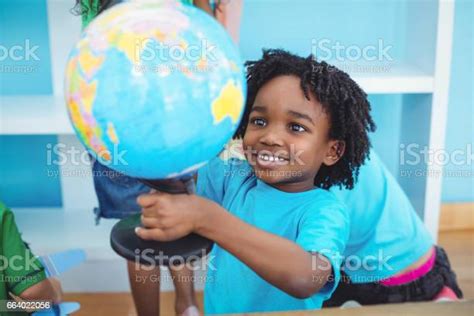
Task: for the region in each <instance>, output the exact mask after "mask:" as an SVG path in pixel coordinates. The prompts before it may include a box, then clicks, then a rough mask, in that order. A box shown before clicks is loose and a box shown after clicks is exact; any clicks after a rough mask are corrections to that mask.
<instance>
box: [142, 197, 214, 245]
mask: <svg viewBox="0 0 474 316" xmlns="http://www.w3.org/2000/svg"><path fill="white" fill-rule="evenodd" d="M137 203H138V204H139V205H140V206H141V207H142V216H141V220H142V224H143V226H144V227H145V228H142V227H137V228H136V230H135V231H136V234H137V235H138V236H139V237H140V238H142V239H146V240H158V241H171V240H175V239H178V238H181V237H184V236H186V235H188V234H190V233H192V232H195V231H196V230H197V228H198V227H199V225H200V223H202V218H203V215H204V213H205V212H206V209H208V208H209V206H208V204H209V203H210V201H208V200H206V199H204V198H201V197H199V196H197V195H194V194H191V195H189V194H167V193H163V192H156V191H155V192H151V193H148V194H142V195H140V196H139V197H138V199H137Z"/></svg>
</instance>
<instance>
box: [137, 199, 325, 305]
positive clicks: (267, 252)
mask: <svg viewBox="0 0 474 316" xmlns="http://www.w3.org/2000/svg"><path fill="white" fill-rule="evenodd" d="M138 203H139V204H140V205H141V206H142V207H143V210H142V222H143V225H144V226H145V227H146V228H147V229H146V228H138V229H137V234H138V236H139V237H141V238H143V239H153V240H159V241H167V240H174V239H177V238H179V237H182V236H185V235H187V234H189V233H190V232H196V233H198V234H200V235H202V236H204V237H207V238H209V239H211V240H214V241H215V242H216V243H218V244H219V245H220V246H221V247H222V248H224V249H226V250H227V251H229V252H230V253H232V254H233V255H234V256H236V257H237V258H239V259H240V260H241V261H242V262H243V263H245V264H246V265H248V266H249V267H250V268H251V269H252V270H254V271H255V272H256V273H257V274H258V275H260V276H261V277H262V278H263V279H265V280H266V281H268V282H269V283H271V284H273V285H274V286H276V287H278V288H279V289H281V290H282V291H284V292H286V293H288V294H290V295H292V296H294V297H298V298H306V297H309V296H311V295H313V294H315V293H316V292H318V291H319V290H320V289H321V288H322V287H323V286H324V285H325V284H326V282H327V280H328V279H329V278H330V277H331V274H332V273H333V271H332V269H331V264H330V263H329V260H328V259H327V258H326V257H324V256H322V255H319V254H311V253H309V252H308V251H305V250H304V249H303V248H301V247H300V246H299V245H297V244H296V243H294V242H292V241H289V240H287V239H285V238H282V237H279V236H277V235H274V234H271V233H268V232H265V231H263V230H261V229H258V228H256V227H254V226H251V225H249V224H247V223H245V222H244V221H242V220H240V219H239V218H237V217H235V216H233V215H232V214H230V213H229V212H228V211H226V210H225V209H224V208H222V207H221V206H220V205H218V204H217V203H214V202H212V201H210V200H207V199H205V198H202V197H199V196H196V195H185V194H180V195H170V194H164V193H153V194H147V195H142V196H140V197H139V198H138Z"/></svg>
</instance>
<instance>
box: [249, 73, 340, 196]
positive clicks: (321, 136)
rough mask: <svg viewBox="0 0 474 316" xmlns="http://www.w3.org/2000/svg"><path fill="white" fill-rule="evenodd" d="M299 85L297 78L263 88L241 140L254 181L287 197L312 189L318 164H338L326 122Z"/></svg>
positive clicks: (279, 79) (317, 105) (284, 78)
mask: <svg viewBox="0 0 474 316" xmlns="http://www.w3.org/2000/svg"><path fill="white" fill-rule="evenodd" d="M300 82H301V81H300V79H299V78H298V77H296V76H279V77H275V78H274V79H272V80H270V81H269V82H267V83H266V84H265V85H263V86H262V87H261V88H260V89H259V91H258V93H257V96H256V98H255V102H254V104H253V106H252V110H251V112H250V115H249V121H248V125H247V129H246V132H245V136H244V139H243V146H244V151H245V155H246V157H247V160H248V162H249V164H250V165H251V166H252V167H253V169H254V171H255V174H256V176H257V177H258V178H260V179H261V180H262V181H264V182H266V183H268V184H269V185H271V186H273V187H275V188H277V189H279V190H282V191H287V192H301V191H306V190H310V189H312V188H314V178H315V176H316V174H317V172H318V170H319V168H320V167H321V164H323V163H325V164H327V165H331V164H333V163H335V162H336V161H337V159H334V156H335V155H336V153H335V151H336V150H337V147H338V146H337V143H338V142H337V141H336V140H330V139H329V138H328V131H329V127H330V121H329V117H328V115H327V114H326V113H325V112H324V111H323V107H322V105H321V104H320V103H319V102H318V101H317V100H316V97H315V96H313V95H310V100H308V99H306V97H305V95H304V93H303V90H302V89H301V83H300ZM336 156H338V155H336Z"/></svg>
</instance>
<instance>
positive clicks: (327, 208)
mask: <svg viewBox="0 0 474 316" xmlns="http://www.w3.org/2000/svg"><path fill="white" fill-rule="evenodd" d="M311 205H312V207H308V209H306V211H305V212H304V213H303V215H302V217H301V219H300V221H299V224H298V236H297V238H296V243H297V244H298V245H300V246H301V247H302V248H303V249H304V250H306V251H309V252H317V253H319V254H321V255H323V256H324V257H326V258H327V259H328V260H329V262H330V266H328V265H327V264H325V263H324V262H322V261H320V260H319V261H318V260H317V257H315V259H316V260H315V261H314V262H315V263H316V267H318V268H320V269H332V271H333V273H332V275H331V277H330V279H329V280H328V282H327V283H326V284H325V286H324V287H323V288H322V289H321V290H320V291H319V292H318V294H317V295H318V296H320V297H321V298H322V299H323V300H326V299H328V298H329V297H330V296H331V295H332V293H333V292H334V290H335V289H336V287H337V284H338V283H339V280H340V278H341V273H340V267H341V264H342V262H343V260H342V259H343V253H344V249H345V247H346V243H347V240H348V238H349V215H348V212H347V207H346V206H345V205H344V204H342V203H340V202H339V201H337V200H336V198H335V197H334V196H333V195H332V194H329V193H328V194H327V196H325V197H324V198H321V199H317V200H316V201H312V204H311Z"/></svg>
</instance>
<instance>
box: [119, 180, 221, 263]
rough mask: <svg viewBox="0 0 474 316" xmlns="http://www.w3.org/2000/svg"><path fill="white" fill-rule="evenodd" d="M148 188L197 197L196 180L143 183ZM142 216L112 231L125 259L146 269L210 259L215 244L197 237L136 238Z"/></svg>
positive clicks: (195, 235) (123, 222) (145, 181)
mask: <svg viewBox="0 0 474 316" xmlns="http://www.w3.org/2000/svg"><path fill="white" fill-rule="evenodd" d="M142 181H143V182H144V183H145V184H146V185H148V186H150V187H152V188H154V189H156V190H159V191H163V192H168V193H175V194H177V193H194V180H193V179H192V177H191V178H188V179H187V180H184V181H183V180H177V179H169V180H142ZM140 216H141V214H134V215H132V216H129V217H127V218H124V219H122V220H120V221H119V222H118V223H117V224H115V225H114V227H113V228H112V233H111V235H110V244H111V246H112V249H113V250H114V251H115V252H116V253H117V254H118V255H119V256H122V257H123V258H125V259H127V260H129V261H134V262H140V263H141V264H144V265H163V266H169V265H170V264H173V265H179V264H183V263H187V262H190V261H193V260H196V259H198V258H201V257H203V256H205V255H207V254H208V253H209V252H210V251H211V249H212V246H213V244H214V242H213V241H211V240H209V239H207V238H205V237H202V236H200V235H197V234H189V235H188V236H184V237H182V238H180V239H177V240H174V241H168V242H160V241H150V240H143V239H141V238H140V237H138V236H137V235H136V234H135V227H138V226H141V220H140Z"/></svg>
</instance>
